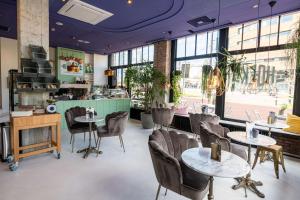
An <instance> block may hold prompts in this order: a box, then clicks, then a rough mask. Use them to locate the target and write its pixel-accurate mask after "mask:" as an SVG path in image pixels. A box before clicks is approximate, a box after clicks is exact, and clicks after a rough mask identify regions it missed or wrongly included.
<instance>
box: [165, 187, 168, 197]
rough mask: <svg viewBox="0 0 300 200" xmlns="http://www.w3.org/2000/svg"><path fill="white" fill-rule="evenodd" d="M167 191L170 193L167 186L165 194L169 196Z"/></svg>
mask: <svg viewBox="0 0 300 200" xmlns="http://www.w3.org/2000/svg"><path fill="white" fill-rule="evenodd" d="M167 193H168V189H167V188H166V192H165V196H167Z"/></svg>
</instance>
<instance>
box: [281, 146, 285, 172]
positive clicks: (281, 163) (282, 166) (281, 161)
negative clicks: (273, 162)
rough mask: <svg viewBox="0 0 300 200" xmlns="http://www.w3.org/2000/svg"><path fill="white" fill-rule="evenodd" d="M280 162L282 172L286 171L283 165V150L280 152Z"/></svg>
mask: <svg viewBox="0 0 300 200" xmlns="http://www.w3.org/2000/svg"><path fill="white" fill-rule="evenodd" d="M280 162H281V166H282V169H283V171H284V173H286V170H285V166H284V158H283V152H282V151H281V152H280Z"/></svg>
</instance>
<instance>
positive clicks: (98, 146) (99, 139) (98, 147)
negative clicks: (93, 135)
mask: <svg viewBox="0 0 300 200" xmlns="http://www.w3.org/2000/svg"><path fill="white" fill-rule="evenodd" d="M100 142H101V137H98V141H97V150H98V151H97V157H98V156H99V149H100Z"/></svg>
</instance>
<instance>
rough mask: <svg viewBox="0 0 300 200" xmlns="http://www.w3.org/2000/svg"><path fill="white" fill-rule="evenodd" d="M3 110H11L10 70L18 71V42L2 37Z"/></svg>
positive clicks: (0, 49)
mask: <svg viewBox="0 0 300 200" xmlns="http://www.w3.org/2000/svg"><path fill="white" fill-rule="evenodd" d="M0 57H1V58H0V68H1V91H2V96H1V98H2V109H3V111H8V110H9V89H8V84H7V78H8V70H10V69H18V47H17V40H14V39H9V38H2V37H0Z"/></svg>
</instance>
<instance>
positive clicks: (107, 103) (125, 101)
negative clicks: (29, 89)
mask: <svg viewBox="0 0 300 200" xmlns="http://www.w3.org/2000/svg"><path fill="white" fill-rule="evenodd" d="M76 106H79V107H85V108H87V107H92V108H95V111H96V112H97V114H98V116H101V117H103V118H104V117H105V116H106V115H107V114H109V113H112V112H118V111H126V112H130V99H129V98H119V99H118V98H116V99H97V100H69V101H58V102H56V110H57V112H58V113H60V114H61V116H62V118H61V119H62V121H61V128H62V129H66V128H67V124H66V119H65V111H66V110H68V109H69V108H72V107H76Z"/></svg>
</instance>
